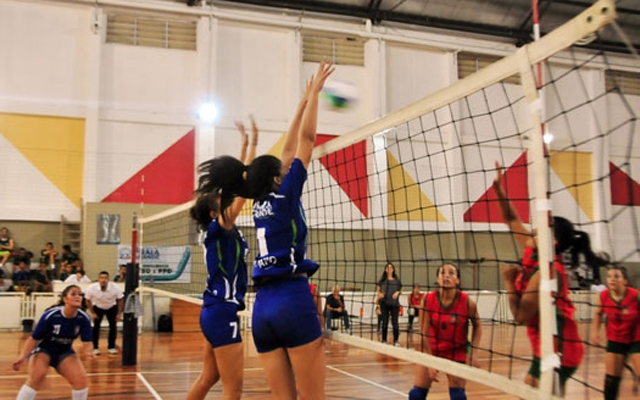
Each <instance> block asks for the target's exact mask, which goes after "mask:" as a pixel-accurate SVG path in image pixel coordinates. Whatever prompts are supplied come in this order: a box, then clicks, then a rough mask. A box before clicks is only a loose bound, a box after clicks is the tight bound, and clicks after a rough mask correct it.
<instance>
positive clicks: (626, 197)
mask: <svg viewBox="0 0 640 400" xmlns="http://www.w3.org/2000/svg"><path fill="white" fill-rule="evenodd" d="M609 173H610V174H611V179H610V181H611V204H613V205H614V206H629V205H632V206H640V185H639V184H638V182H636V181H635V180H634V179H633V178H631V177H630V176H629V175H627V174H626V173H625V172H624V171H623V170H621V169H620V168H618V167H616V166H615V165H614V164H613V163H612V162H609Z"/></svg>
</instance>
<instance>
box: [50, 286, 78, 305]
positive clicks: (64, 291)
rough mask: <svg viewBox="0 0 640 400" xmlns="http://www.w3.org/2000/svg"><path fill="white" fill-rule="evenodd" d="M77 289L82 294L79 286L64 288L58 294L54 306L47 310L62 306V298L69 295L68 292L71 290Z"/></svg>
mask: <svg viewBox="0 0 640 400" xmlns="http://www.w3.org/2000/svg"><path fill="white" fill-rule="evenodd" d="M74 288H75V289H78V290H80V292H82V289H80V286H78V285H69V286H67V287H66V288H64V290H62V293H60V300H58V302H57V303H56V304H54V305H52V306H51V307H49V308H47V310H48V309H50V308H53V307H59V306H63V305H64V298H65V297H67V295H68V294H69V291H71V289H74Z"/></svg>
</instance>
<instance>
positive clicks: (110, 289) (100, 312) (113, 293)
mask: <svg viewBox="0 0 640 400" xmlns="http://www.w3.org/2000/svg"><path fill="white" fill-rule="evenodd" d="M84 296H85V299H86V301H87V310H89V313H90V314H91V315H92V317H93V318H92V319H93V354H95V355H100V347H99V346H98V342H99V341H100V324H101V323H102V318H103V317H104V316H105V315H106V316H107V321H109V339H108V345H109V347H108V349H109V354H118V350H117V349H116V335H117V333H118V331H117V328H116V322H117V321H119V320H120V319H121V318H122V309H123V303H124V301H123V298H124V294H123V293H122V289H120V287H119V286H118V285H116V284H115V283H113V282H109V273H108V272H107V271H102V272H100V276H99V277H98V282H96V283H94V284H92V285H90V286H89V287H88V288H87V290H86V292H85V295H84Z"/></svg>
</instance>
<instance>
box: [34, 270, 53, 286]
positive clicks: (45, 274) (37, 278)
mask: <svg viewBox="0 0 640 400" xmlns="http://www.w3.org/2000/svg"><path fill="white" fill-rule="evenodd" d="M52 280H53V272H52V271H51V270H50V269H49V268H48V267H47V264H40V268H38V270H37V271H36V272H35V274H34V276H33V291H34V292H52V291H53V284H52V283H51V281H52Z"/></svg>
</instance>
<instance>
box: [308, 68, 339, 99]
mask: <svg viewBox="0 0 640 400" xmlns="http://www.w3.org/2000/svg"><path fill="white" fill-rule="evenodd" d="M333 71H335V68H334V66H333V64H331V63H328V62H326V61H325V60H322V62H321V63H320V65H319V66H318V71H317V72H316V74H315V75H314V76H313V78H312V79H311V83H310V86H311V88H310V90H311V91H313V92H314V93H315V94H318V93H320V91H321V90H322V87H323V86H324V82H325V81H326V80H327V78H328V77H329V75H331V74H332V73H333Z"/></svg>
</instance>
